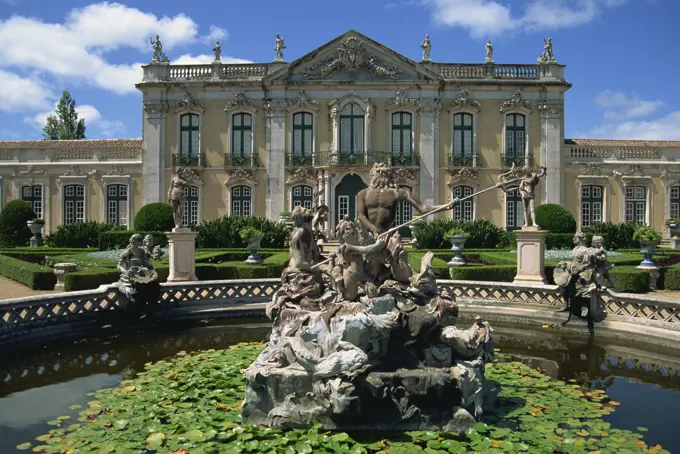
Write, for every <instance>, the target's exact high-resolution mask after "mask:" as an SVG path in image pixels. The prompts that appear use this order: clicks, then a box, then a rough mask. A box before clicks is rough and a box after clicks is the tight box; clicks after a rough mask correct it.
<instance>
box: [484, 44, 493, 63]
mask: <svg viewBox="0 0 680 454" xmlns="http://www.w3.org/2000/svg"><path fill="white" fill-rule="evenodd" d="M484 47H486V58H485V59H484V62H485V63H493V59H492V57H493V44H491V40H488V41H487V42H486V44H485V45H484Z"/></svg>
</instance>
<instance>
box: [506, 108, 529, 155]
mask: <svg viewBox="0 0 680 454" xmlns="http://www.w3.org/2000/svg"><path fill="white" fill-rule="evenodd" d="M525 136H526V129H525V125H524V115H521V114H509V115H507V116H506V117H505V156H506V157H507V158H510V159H511V158H521V157H524V152H525V150H524V147H525V144H524V138H525Z"/></svg>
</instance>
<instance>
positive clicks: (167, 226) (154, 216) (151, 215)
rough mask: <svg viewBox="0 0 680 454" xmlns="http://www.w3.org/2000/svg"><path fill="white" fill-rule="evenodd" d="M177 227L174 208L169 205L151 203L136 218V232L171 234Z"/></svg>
mask: <svg viewBox="0 0 680 454" xmlns="http://www.w3.org/2000/svg"><path fill="white" fill-rule="evenodd" d="M173 227H175V220H174V218H173V215H172V206H171V205H170V204H168V203H160V202H158V203H149V204H147V205H144V206H143V207H142V208H141V209H140V210H139V212H137V216H135V230H138V231H152V232H154V231H155V232H169V231H170V230H172V228H173Z"/></svg>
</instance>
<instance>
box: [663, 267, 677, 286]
mask: <svg viewBox="0 0 680 454" xmlns="http://www.w3.org/2000/svg"><path fill="white" fill-rule="evenodd" d="M663 287H664V288H665V289H666V290H680V266H669V267H668V268H666V269H665V273H664V279H663Z"/></svg>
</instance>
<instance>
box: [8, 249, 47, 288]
mask: <svg viewBox="0 0 680 454" xmlns="http://www.w3.org/2000/svg"><path fill="white" fill-rule="evenodd" d="M0 274H1V275H3V276H5V277H6V278H8V279H12V280H13V281H17V282H20V283H22V284H24V285H26V286H28V287H29V288H31V289H33V290H54V286H55V285H56V284H57V277H56V276H55V275H54V270H53V269H52V268H50V267H47V266H42V265H37V264H35V263H29V262H24V261H23V260H19V259H15V258H12V257H7V256H5V255H0Z"/></svg>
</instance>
